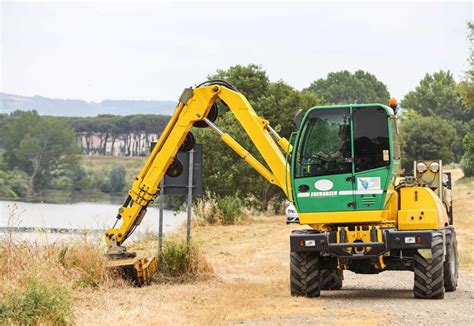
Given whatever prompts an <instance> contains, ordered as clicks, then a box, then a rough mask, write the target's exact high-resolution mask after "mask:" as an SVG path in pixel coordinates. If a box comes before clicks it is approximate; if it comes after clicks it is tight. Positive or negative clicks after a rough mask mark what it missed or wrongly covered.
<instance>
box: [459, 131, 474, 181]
mask: <svg viewBox="0 0 474 326" xmlns="http://www.w3.org/2000/svg"><path fill="white" fill-rule="evenodd" d="M463 142H464V150H465V152H464V155H463V156H462V159H461V167H462V170H463V172H464V176H466V177H472V176H474V122H471V125H470V131H469V133H468V134H467V135H466V136H465V137H464V140H463Z"/></svg>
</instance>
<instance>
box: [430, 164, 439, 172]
mask: <svg viewBox="0 0 474 326" xmlns="http://www.w3.org/2000/svg"><path fill="white" fill-rule="evenodd" d="M430 170H431V172H433V173H437V172H438V171H439V163H438V162H433V163H431V164H430Z"/></svg>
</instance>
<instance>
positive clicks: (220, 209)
mask: <svg viewBox="0 0 474 326" xmlns="http://www.w3.org/2000/svg"><path fill="white" fill-rule="evenodd" d="M242 207H243V203H242V201H241V200H240V199H239V198H237V197H233V196H225V197H215V196H214V195H212V194H209V193H208V194H206V195H205V196H204V197H203V198H201V199H199V200H198V201H197V202H196V203H195V204H194V206H193V211H194V214H195V215H196V216H197V218H198V222H202V224H210V225H214V224H219V223H220V224H223V225H232V224H235V223H236V222H237V221H238V220H239V218H242V217H243V215H244V213H243V209H242Z"/></svg>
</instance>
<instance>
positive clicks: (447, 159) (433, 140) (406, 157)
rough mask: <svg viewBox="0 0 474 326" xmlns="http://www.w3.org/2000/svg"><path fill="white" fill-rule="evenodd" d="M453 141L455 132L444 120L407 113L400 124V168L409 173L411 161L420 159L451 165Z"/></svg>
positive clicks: (411, 112)
mask: <svg viewBox="0 0 474 326" xmlns="http://www.w3.org/2000/svg"><path fill="white" fill-rule="evenodd" d="M455 139H456V130H455V129H454V127H453V126H452V125H451V124H450V123H449V122H448V121H446V120H445V119H443V118H441V117H436V116H427V117H426V116H421V115H420V114H418V113H416V112H415V111H410V112H407V113H406V114H405V115H404V117H403V122H402V124H401V140H402V141H401V149H402V167H403V168H404V169H405V172H409V171H411V170H412V168H413V166H412V164H413V161H414V160H420V159H426V160H439V159H440V160H443V163H444V164H447V163H451V162H452V161H453V160H454V152H453V149H452V145H453V143H454V141H455Z"/></svg>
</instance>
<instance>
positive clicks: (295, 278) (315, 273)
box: [290, 252, 321, 298]
mask: <svg viewBox="0 0 474 326" xmlns="http://www.w3.org/2000/svg"><path fill="white" fill-rule="evenodd" d="M290 288H291V295H293V296H306V297H311V298H314V297H319V295H320V292H321V284H320V273H319V255H318V254H315V253H309V252H292V253H291V254H290Z"/></svg>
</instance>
